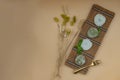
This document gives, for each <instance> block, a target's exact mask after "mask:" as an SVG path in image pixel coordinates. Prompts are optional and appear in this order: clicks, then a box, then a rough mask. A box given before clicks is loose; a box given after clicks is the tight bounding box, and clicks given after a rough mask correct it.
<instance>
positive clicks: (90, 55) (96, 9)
mask: <svg viewBox="0 0 120 80" xmlns="http://www.w3.org/2000/svg"><path fill="white" fill-rule="evenodd" d="M98 13H100V14H102V15H104V16H105V17H106V22H105V24H104V25H103V26H102V27H101V32H100V34H99V36H98V37H96V38H92V39H91V38H89V37H88V36H87V31H88V29H89V28H90V27H96V28H97V26H96V25H95V24H94V16H95V15H96V14H98ZM114 15H115V13H114V12H112V11H109V10H107V9H105V8H103V7H101V6H99V5H96V4H94V5H93V6H92V8H91V10H90V13H89V15H88V17H87V19H86V21H85V22H84V24H83V25H82V29H81V31H80V33H79V36H78V38H77V40H76V42H75V45H76V44H77V43H78V41H79V40H80V39H85V38H89V39H90V40H91V41H92V43H93V46H92V48H91V49H89V50H87V51H83V52H82V54H83V55H84V56H85V58H86V63H85V64H84V65H82V66H78V65H77V64H75V58H76V56H77V55H78V54H77V53H76V49H75V48H73V49H72V50H71V52H70V55H69V56H68V58H67V60H66V62H65V64H66V65H67V66H69V67H71V68H73V69H77V68H79V67H83V66H86V65H89V64H91V62H92V60H93V59H94V57H95V54H96V52H97V50H98V49H99V46H100V45H101V42H102V40H103V38H104V36H105V34H106V32H107V30H108V28H109V25H110V23H111V21H112V19H113V17H114ZM87 71H88V69H83V70H82V71H80V73H83V74H86V73H87Z"/></svg>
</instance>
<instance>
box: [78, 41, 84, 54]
mask: <svg viewBox="0 0 120 80" xmlns="http://www.w3.org/2000/svg"><path fill="white" fill-rule="evenodd" d="M82 41H83V40H82V39H80V40H79V42H78V44H77V46H76V48H77V53H78V54H82V51H83V48H82V47H81V44H82Z"/></svg>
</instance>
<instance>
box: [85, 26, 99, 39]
mask: <svg viewBox="0 0 120 80" xmlns="http://www.w3.org/2000/svg"><path fill="white" fill-rule="evenodd" d="M87 35H88V37H90V38H95V37H97V36H98V35H99V31H98V30H97V29H96V28H94V27H91V28H90V29H89V30H88V32H87Z"/></svg>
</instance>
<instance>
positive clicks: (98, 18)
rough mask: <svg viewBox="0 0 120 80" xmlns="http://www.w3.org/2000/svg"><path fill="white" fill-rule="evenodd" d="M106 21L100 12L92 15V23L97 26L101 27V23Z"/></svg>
mask: <svg viewBox="0 0 120 80" xmlns="http://www.w3.org/2000/svg"><path fill="white" fill-rule="evenodd" d="M105 22H106V17H105V16H103V15H102V14H97V15H96V16H95V17H94V23H95V25H96V26H98V27H102V25H103V24H104V23H105Z"/></svg>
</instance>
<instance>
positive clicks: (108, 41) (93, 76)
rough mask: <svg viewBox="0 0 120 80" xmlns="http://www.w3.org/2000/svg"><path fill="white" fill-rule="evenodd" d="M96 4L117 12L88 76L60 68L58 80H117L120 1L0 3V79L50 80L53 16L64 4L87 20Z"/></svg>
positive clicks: (54, 46) (8, 0) (54, 39)
mask: <svg viewBox="0 0 120 80" xmlns="http://www.w3.org/2000/svg"><path fill="white" fill-rule="evenodd" d="M94 3H96V4H99V5H101V6H103V7H105V8H107V9H109V10H111V11H114V12H115V13H116V15H115V18H114V19H113V21H112V23H111V25H110V28H109V31H108V32H107V34H106V36H105V38H104V40H103V44H102V46H101V47H100V49H99V50H98V52H97V55H96V59H100V60H102V62H103V63H102V64H101V65H99V66H96V67H94V68H91V69H90V70H89V72H88V74H87V75H82V74H77V75H74V74H73V73H72V69H71V68H68V67H67V66H65V65H63V66H62V71H61V75H62V79H61V80H120V62H119V61H120V0H0V80H50V79H51V76H52V73H53V71H54V69H55V62H56V59H57V57H56V56H57V55H58V50H57V42H58V37H57V33H58V32H57V27H56V24H55V23H54V21H53V17H54V16H58V15H60V14H61V13H62V10H61V6H62V5H66V6H68V8H69V11H70V14H72V15H76V16H77V18H79V19H86V17H87V15H88V13H89V11H90V8H91V6H92V5H93V4H94Z"/></svg>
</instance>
